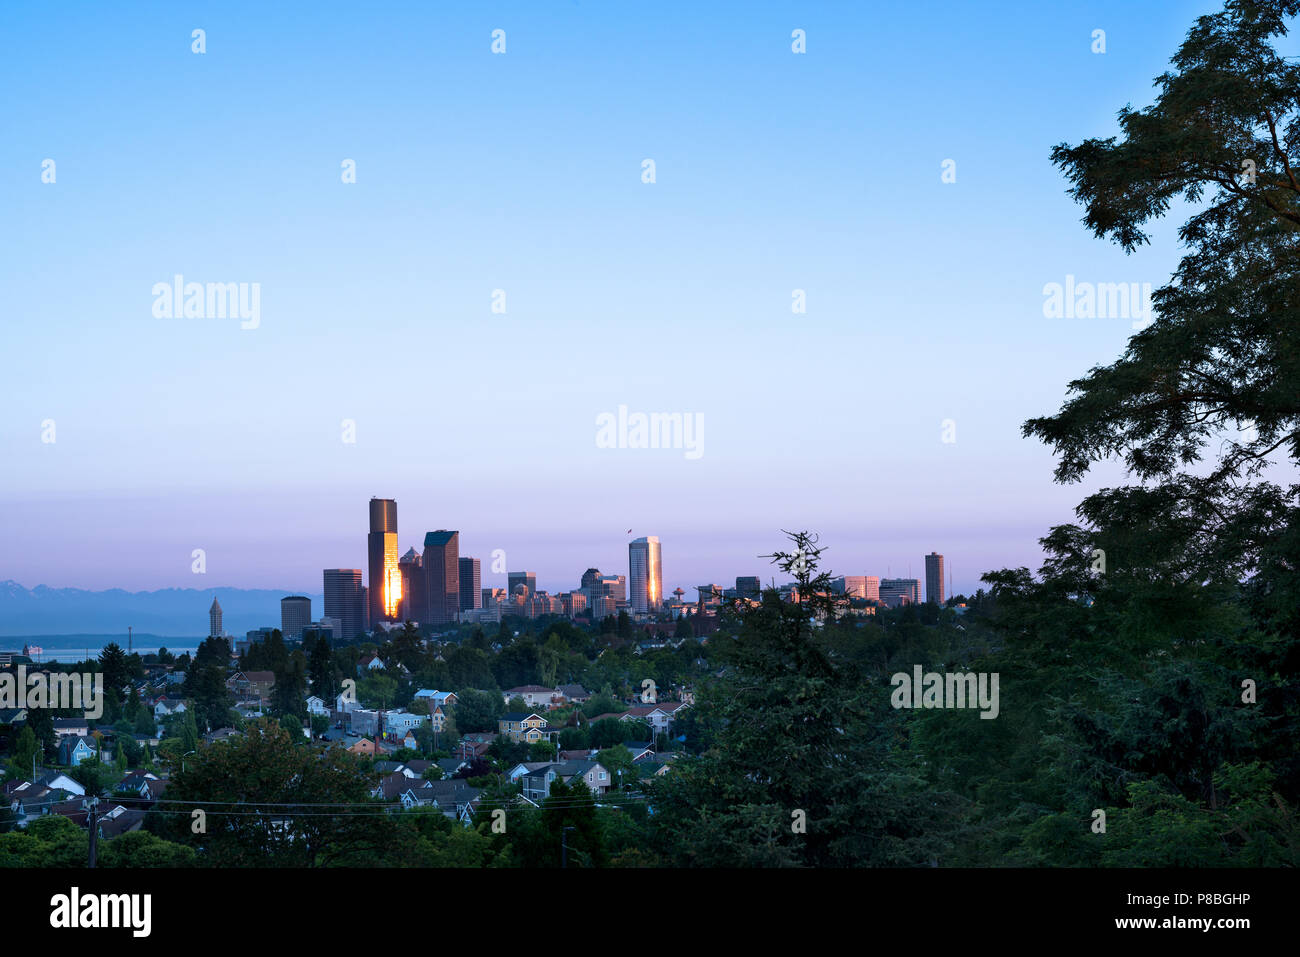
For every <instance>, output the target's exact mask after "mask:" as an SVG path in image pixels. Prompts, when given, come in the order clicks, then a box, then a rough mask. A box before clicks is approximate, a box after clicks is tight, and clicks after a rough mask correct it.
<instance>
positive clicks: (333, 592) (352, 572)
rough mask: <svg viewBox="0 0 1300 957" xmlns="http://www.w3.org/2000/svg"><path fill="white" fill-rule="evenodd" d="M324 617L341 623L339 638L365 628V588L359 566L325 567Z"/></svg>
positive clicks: (354, 634)
mask: <svg viewBox="0 0 1300 957" xmlns="http://www.w3.org/2000/svg"><path fill="white" fill-rule="evenodd" d="M325 617H326V618H334V619H337V620H338V621H339V622H340V623H341V628H342V634H341V635H339V637H340V638H344V639H351V638H355V637H356V636H357V635H359V634H361V633H362V632H364V631H365V630H366V623H365V622H366V589H365V587H364V586H362V584H361V569H360V568H327V569H325Z"/></svg>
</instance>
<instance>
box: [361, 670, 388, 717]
mask: <svg viewBox="0 0 1300 957" xmlns="http://www.w3.org/2000/svg"><path fill="white" fill-rule="evenodd" d="M357 698H358V700H360V702H361V703H362V705H364V706H365V707H367V708H381V709H382V708H390V707H392V706H393V704H394V703H395V702H396V699H397V682H396V681H395V680H393V679H392V678H390V677H388V675H384V674H371V675H369V676H368V677H366V678H363V679H362V680H361V681H359V682H357Z"/></svg>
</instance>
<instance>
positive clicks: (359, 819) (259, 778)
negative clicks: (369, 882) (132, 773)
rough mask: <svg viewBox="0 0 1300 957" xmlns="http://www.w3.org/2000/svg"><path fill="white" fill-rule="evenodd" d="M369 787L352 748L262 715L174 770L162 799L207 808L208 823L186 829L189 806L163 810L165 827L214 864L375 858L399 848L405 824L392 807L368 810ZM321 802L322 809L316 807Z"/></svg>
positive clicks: (168, 833)
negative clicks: (180, 812) (387, 811)
mask: <svg viewBox="0 0 1300 957" xmlns="http://www.w3.org/2000/svg"><path fill="white" fill-rule="evenodd" d="M369 792H370V782H369V777H368V775H367V774H366V772H365V771H364V769H363V766H362V764H361V763H360V762H358V761H357V760H356V759H355V758H354V757H353V755H351V754H349V753H348V752H346V751H344V750H343V749H341V748H330V749H327V750H325V751H324V752H320V753H318V752H317V751H316V750H315V749H312V748H304V747H299V746H298V744H297V743H296V742H295V741H294V740H293V738H292V736H291V735H290V733H289V732H288V731H286V730H285V729H284V728H282V727H281V726H280V725H278V724H276V723H274V722H272V721H269V720H260V721H256V722H253V723H252V724H251V725H250V726H249V728H248V732H247V733H246V734H245V735H244V736H243V737H240V738H234V739H231V740H229V741H225V742H222V743H221V744H217V745H213V746H212V747H208V748H204V749H203V751H202V752H201V753H200V754H199V755H198V756H197V757H195V758H194V759H193V760H191V761H190V762H189V763H188V764H187V765H186V769H185V770H184V771H182V772H178V773H176V774H174V775H173V776H172V779H171V782H170V784H169V786H168V789H167V795H166V796H167V799H168V801H169V802H174V806H177V807H182V808H187V807H202V808H206V809H207V833H206V834H203V835H194V834H192V833H191V830H190V818H189V816H188V815H185V816H179V817H178V818H177V819H175V820H168V821H167V822H166V825H167V826H166V829H165V833H164V834H163V835H161V836H164V837H169V838H170V839H172V840H175V841H178V842H180V843H184V844H187V845H190V846H192V847H195V848H197V849H199V851H200V860H201V861H202V862H204V863H207V864H211V865H214V866H220V867H246V866H268V865H273V866H277V867H304V866H305V867H324V866H331V865H346V864H349V863H352V864H361V863H375V862H376V856H377V857H378V859H379V860H382V859H383V857H384V856H385V855H388V854H396V853H397V844H398V841H399V839H400V837H401V832H400V829H399V828H398V826H397V824H396V822H395V821H393V820H391V817H392V816H390V815H383V814H380V815H376V814H375V813H374V809H373V805H372V803H371V800H370V797H369ZM323 807H329V808H330V809H331V810H330V813H329V814H328V815H325V814H320V813H313V812H319V811H320V810H321V808H323ZM224 809H237V810H238V813H234V811H233V810H232V811H231V812H230V813H225V810H224Z"/></svg>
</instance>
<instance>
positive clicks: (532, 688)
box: [502, 685, 556, 708]
mask: <svg viewBox="0 0 1300 957" xmlns="http://www.w3.org/2000/svg"><path fill="white" fill-rule="evenodd" d="M502 697H504V698H505V702H506V704H509V703H510V702H511V701H513V700H514V699H515V698H523V699H524V704H525V705H526V706H527V707H529V708H550V707H553V706H554V705H555V704H556V702H555V700H554V698H555V689H554V688H548V687H546V686H545V685H520V686H519V687H518V688H511V689H510V690H509V691H504V692H502Z"/></svg>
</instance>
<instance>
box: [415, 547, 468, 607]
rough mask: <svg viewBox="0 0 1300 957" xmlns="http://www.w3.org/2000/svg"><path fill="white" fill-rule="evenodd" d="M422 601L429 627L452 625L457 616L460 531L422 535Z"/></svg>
mask: <svg viewBox="0 0 1300 957" xmlns="http://www.w3.org/2000/svg"><path fill="white" fill-rule="evenodd" d="M421 561H422V562H423V564H424V590H425V601H427V602H428V606H429V615H428V618H427V619H425V620H426V621H428V622H429V624H432V625H445V624H448V623H449V622H454V621H455V620H456V617H457V616H458V615H459V614H460V532H449V531H447V530H446V529H439V530H438V531H436V532H429V533H428V534H427V535H425V536H424V555H423V556H422V558H421Z"/></svg>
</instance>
